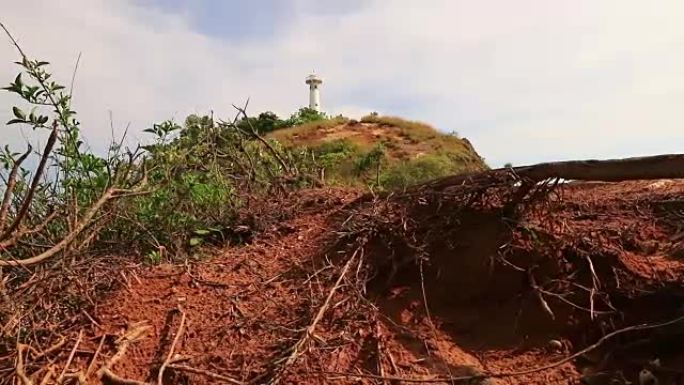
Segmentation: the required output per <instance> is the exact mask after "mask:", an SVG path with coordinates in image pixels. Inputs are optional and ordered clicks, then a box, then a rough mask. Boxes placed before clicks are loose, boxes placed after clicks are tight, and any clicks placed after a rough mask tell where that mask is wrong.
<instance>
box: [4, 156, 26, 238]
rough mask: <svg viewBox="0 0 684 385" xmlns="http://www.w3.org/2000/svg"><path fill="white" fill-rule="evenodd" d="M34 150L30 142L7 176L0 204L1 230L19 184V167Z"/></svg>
mask: <svg viewBox="0 0 684 385" xmlns="http://www.w3.org/2000/svg"><path fill="white" fill-rule="evenodd" d="M32 150H33V148H32V147H31V144H29V145H28V150H26V152H25V153H24V154H23V155H21V156H20V157H19V158H18V159H17V160H16V161H15V162H14V165H13V166H12V171H10V174H9V177H8V178H7V184H6V186H5V187H6V188H5V196H4V197H3V198H2V204H1V205H0V231H2V229H3V228H4V227H5V219H7V213H8V212H9V206H10V202H11V201H12V194H13V193H14V188H15V186H16V184H17V174H18V173H19V168H20V166H21V164H22V163H23V162H24V161H25V160H26V158H27V157H28V156H29V155H30V154H31V151H32Z"/></svg>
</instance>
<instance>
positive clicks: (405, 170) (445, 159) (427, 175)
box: [379, 154, 467, 189]
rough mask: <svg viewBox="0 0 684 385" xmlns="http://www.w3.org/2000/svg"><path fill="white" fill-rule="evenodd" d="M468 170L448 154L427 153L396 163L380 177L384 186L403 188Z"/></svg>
mask: <svg viewBox="0 0 684 385" xmlns="http://www.w3.org/2000/svg"><path fill="white" fill-rule="evenodd" d="M465 171H467V170H466V169H465V168H464V166H463V164H462V163H460V162H458V161H455V160H454V159H453V158H452V157H450V156H448V155H446V154H427V155H423V156H420V157H418V158H415V159H411V160H408V161H403V162H400V163H397V164H394V165H393V166H392V167H390V168H388V169H387V170H386V171H384V172H382V174H380V177H379V182H380V185H381V186H382V187H384V188H391V189H403V188H406V187H409V186H411V185H415V184H418V183H421V182H427V181H429V180H432V179H436V178H440V177H444V176H447V175H452V174H458V173H461V172H465Z"/></svg>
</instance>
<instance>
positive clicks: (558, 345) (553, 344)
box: [548, 340, 563, 352]
mask: <svg viewBox="0 0 684 385" xmlns="http://www.w3.org/2000/svg"><path fill="white" fill-rule="evenodd" d="M548 346H549V349H552V350H555V351H557V352H559V351H562V350H563V343H562V342H560V341H558V340H550V341H549V344H548Z"/></svg>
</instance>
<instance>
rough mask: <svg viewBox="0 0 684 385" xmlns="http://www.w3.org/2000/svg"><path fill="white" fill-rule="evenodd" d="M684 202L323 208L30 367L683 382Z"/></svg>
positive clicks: (325, 197) (387, 201)
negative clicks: (650, 377) (647, 376)
mask: <svg viewBox="0 0 684 385" xmlns="http://www.w3.org/2000/svg"><path fill="white" fill-rule="evenodd" d="M683 194H684V183H682V182H672V181H657V182H629V183H614V184H599V183H581V184H565V185H559V186H548V185H541V186H539V187H538V189H537V190H535V191H532V192H531V193H530V194H528V195H527V196H526V197H525V198H524V199H520V197H519V196H517V195H516V189H515V188H511V187H510V186H503V185H499V186H496V185H495V186H494V187H487V188H468V189H464V188H463V186H452V187H447V188H439V189H436V188H429V189H415V190H411V191H407V192H405V193H402V194H389V195H386V196H376V197H373V196H369V195H366V196H364V197H362V198H361V199H357V198H358V196H359V195H360V193H359V192H354V191H348V190H316V191H309V192H306V193H302V194H301V195H299V196H296V197H292V198H291V200H292V202H290V203H287V204H292V205H294V206H293V207H294V208H293V209H292V210H290V211H292V212H293V213H294V214H293V215H291V216H288V217H283V218H282V221H281V222H280V223H277V224H275V225H269V226H268V227H267V228H266V230H265V231H264V232H263V233H262V234H259V235H256V236H255V237H254V238H253V239H252V241H251V244H249V245H246V246H244V247H239V248H231V249H227V250H217V251H216V253H215V254H216V255H214V256H213V257H211V258H206V259H203V260H200V261H194V262H190V261H189V262H186V263H184V264H176V265H161V266H155V267H144V268H143V267H139V268H135V269H132V268H129V269H127V270H126V271H125V273H124V276H125V280H124V282H126V284H125V285H124V286H123V287H121V288H120V289H119V290H116V291H113V292H111V293H110V295H108V296H107V297H106V298H104V299H102V300H97V301H95V303H94V306H93V307H92V308H90V309H89V311H88V312H86V313H85V314H87V317H86V316H84V317H83V318H82V319H81V320H82V321H83V322H81V323H76V324H75V325H76V326H74V327H72V328H71V329H69V330H68V331H65V332H63V333H61V334H65V335H66V336H67V337H68V338H67V339H66V341H68V343H63V345H60V347H58V348H57V349H55V350H50V349H49V346H50V345H51V344H46V346H43V347H42V348H40V349H38V350H37V351H36V353H31V354H26V362H23V363H22V365H17V364H16V363H14V364H13V365H12V368H15V371H16V372H20V370H19V369H21V372H23V373H24V374H26V375H27V376H30V377H32V378H33V381H35V382H36V383H38V382H39V381H40V379H41V378H43V377H44V376H45V373H46V372H48V370H53V371H54V372H55V373H56V374H55V376H54V377H56V376H57V374H58V373H60V372H61V371H62V370H64V374H65V375H67V377H68V375H69V374H70V373H72V372H78V371H80V373H81V374H82V375H84V376H85V377H87V379H88V381H89V383H91V382H92V383H99V381H98V380H96V379H97V378H98V377H99V376H98V374H99V375H100V376H102V377H103V378H104V379H105V381H104V382H107V381H109V382H110V383H124V382H121V381H123V380H124V379H126V380H127V381H129V382H126V383H142V382H143V381H144V382H145V383H157V381H158V377H161V378H162V380H163V383H166V384H170V383H187V384H190V383H192V384H209V383H233V384H238V383H239V384H243V383H244V384H262V383H271V384H273V383H278V382H280V383H306V384H318V383H320V384H323V383H349V384H351V383H354V384H357V383H387V384H399V383H410V382H431V383H471V384H474V383H490V384H495V383H500V384H568V383H580V381H584V383H588V384H627V383H629V382H628V381H631V383H638V382H637V378H638V374H639V372H640V371H642V370H643V369H644V368H647V369H648V370H649V371H650V372H649V373H653V374H654V375H655V376H657V377H658V379H659V380H660V383H678V382H672V381H682V379H681V376H682V374H683V373H682V370H681V369H680V368H682V367H684V349H682V348H681V346H683V345H682V342H684V323H680V322H678V321H679V320H681V317H682V316H684V312H683V310H684V309H682V306H681V304H682V303H683V302H684V283H683V282H684V281H683V280H682V278H683V277H684V260H682V259H680V257H679V256H680V255H681V253H682V252H681V250H682V247H681V246H680V244H679V242H680V241H681V240H682V239H684V236H683V235H682V233H681V231H682V230H683V229H682V220H681V216H682V210H683V209H684V204H682V203H681V197H682V195H683ZM282 204H283V205H285V204H286V203H282ZM673 320H674V321H677V322H671V321H673ZM668 322H670V323H668ZM634 325H637V326H634ZM77 336H78V337H77ZM77 340H78V341H79V342H78V343H76V342H75V341H77ZM41 351H43V353H41ZM580 353H581V354H580ZM46 357H47V358H49V363H48V364H41V362H43V361H41V360H44V359H45V358H46ZM65 366H68V367H69V368H68V369H67V368H65ZM16 368H19V369H16ZM41 368H42V369H41ZM48 368H52V369H48ZM98 368H99V369H98ZM162 368H163V369H162ZM160 371H161V372H162V374H161V375H160V374H159V372H160ZM73 377H76V375H73ZM133 380H135V381H138V382H130V381H133ZM24 384H26V383H25V382H24Z"/></svg>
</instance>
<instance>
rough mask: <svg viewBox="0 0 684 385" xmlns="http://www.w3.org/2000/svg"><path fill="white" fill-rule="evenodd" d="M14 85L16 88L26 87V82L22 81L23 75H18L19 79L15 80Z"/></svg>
mask: <svg viewBox="0 0 684 385" xmlns="http://www.w3.org/2000/svg"><path fill="white" fill-rule="evenodd" d="M14 84H16V86H17V87H19V88H21V87H22V86H23V85H24V82H22V81H21V74H19V75H17V77H16V78H15V79H14Z"/></svg>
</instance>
